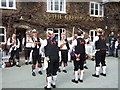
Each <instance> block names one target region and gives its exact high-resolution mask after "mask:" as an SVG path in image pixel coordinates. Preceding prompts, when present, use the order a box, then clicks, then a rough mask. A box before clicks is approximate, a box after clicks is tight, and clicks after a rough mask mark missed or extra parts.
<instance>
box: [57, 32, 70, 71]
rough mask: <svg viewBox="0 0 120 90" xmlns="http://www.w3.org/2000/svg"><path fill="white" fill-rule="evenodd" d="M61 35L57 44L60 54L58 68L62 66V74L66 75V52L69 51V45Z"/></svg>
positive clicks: (63, 35)
mask: <svg viewBox="0 0 120 90" xmlns="http://www.w3.org/2000/svg"><path fill="white" fill-rule="evenodd" d="M61 35H62V38H61V40H60V41H59V42H58V46H59V47H60V52H61V55H60V56H61V61H60V66H61V68H62V64H63V65H64V67H63V72H64V73H67V71H66V66H67V62H68V51H69V49H70V46H69V43H68V41H67V39H66V36H65V34H64V33H62V34H61ZM61 68H60V69H61ZM60 71H61V70H60Z"/></svg>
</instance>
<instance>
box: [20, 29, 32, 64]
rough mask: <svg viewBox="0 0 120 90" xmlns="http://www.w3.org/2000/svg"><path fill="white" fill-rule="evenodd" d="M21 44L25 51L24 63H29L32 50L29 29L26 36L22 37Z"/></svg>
mask: <svg viewBox="0 0 120 90" xmlns="http://www.w3.org/2000/svg"><path fill="white" fill-rule="evenodd" d="M22 44H23V48H24V51H25V64H26V65H28V64H29V63H31V61H30V52H31V50H32V44H33V41H32V38H31V36H30V31H28V32H26V37H25V38H23V40H22Z"/></svg>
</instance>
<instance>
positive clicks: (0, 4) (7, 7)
mask: <svg viewBox="0 0 120 90" xmlns="http://www.w3.org/2000/svg"><path fill="white" fill-rule="evenodd" d="M10 1H11V0H6V7H3V6H2V0H0V9H16V0H13V7H10V6H9V2H10Z"/></svg>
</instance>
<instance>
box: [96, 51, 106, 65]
mask: <svg viewBox="0 0 120 90" xmlns="http://www.w3.org/2000/svg"><path fill="white" fill-rule="evenodd" d="M105 56H106V51H105V50H101V51H97V52H96V53H95V63H96V67H99V66H100V63H101V64H102V66H106V63H105Z"/></svg>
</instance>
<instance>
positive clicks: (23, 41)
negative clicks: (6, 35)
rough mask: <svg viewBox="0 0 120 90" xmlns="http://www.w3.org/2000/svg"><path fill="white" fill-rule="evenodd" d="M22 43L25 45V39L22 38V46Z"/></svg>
mask: <svg viewBox="0 0 120 90" xmlns="http://www.w3.org/2000/svg"><path fill="white" fill-rule="evenodd" d="M24 43H25V38H23V40H22V45H23V46H24Z"/></svg>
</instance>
